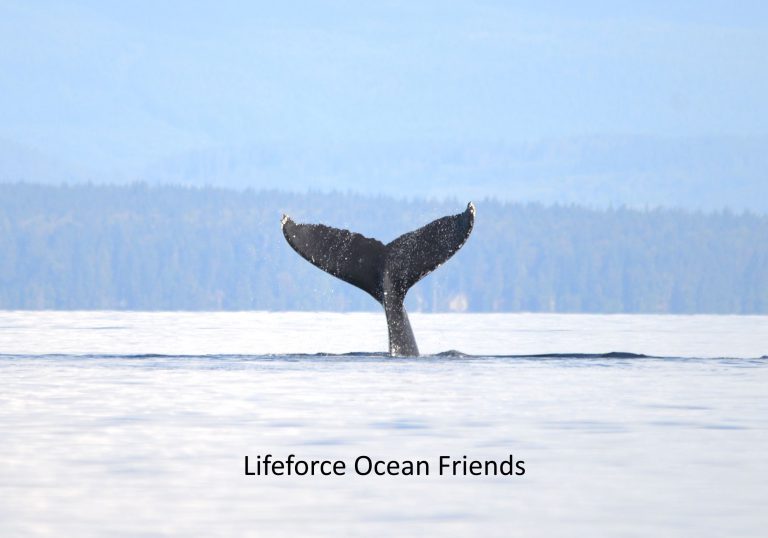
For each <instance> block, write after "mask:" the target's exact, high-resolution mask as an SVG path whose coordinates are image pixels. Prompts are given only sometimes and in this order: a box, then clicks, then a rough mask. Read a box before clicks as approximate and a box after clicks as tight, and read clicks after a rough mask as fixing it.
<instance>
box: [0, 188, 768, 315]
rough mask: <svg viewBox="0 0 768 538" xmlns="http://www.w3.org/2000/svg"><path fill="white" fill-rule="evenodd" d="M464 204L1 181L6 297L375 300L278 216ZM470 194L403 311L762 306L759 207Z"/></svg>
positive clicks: (359, 226)
mask: <svg viewBox="0 0 768 538" xmlns="http://www.w3.org/2000/svg"><path fill="white" fill-rule="evenodd" d="M467 201H468V200H457V201H453V202H442V201H441V202H433V201H429V200H396V199H393V198H383V197H361V196H357V195H351V194H343V193H335V194H316V193H307V194H286V193H281V192H276V191H264V192H255V191H234V190H221V189H210V188H203V189H193V188H183V187H148V186H146V185H132V186H92V185H79V186H69V187H68V186H62V187H54V186H38V185H28V184H2V185H0V308H3V309H141V310H161V309H162V310H176V309H180V310H219V309H224V310H240V309H258V310H362V309H364V310H368V309H378V308H379V307H378V306H377V305H376V303H375V302H374V301H373V299H371V298H370V297H368V296H367V295H366V294H365V293H363V292H362V291H360V290H358V289H355V288H353V287H351V286H349V285H347V284H344V283H342V282H340V281H338V280H336V279H334V278H333V277H331V276H329V275H327V274H325V273H323V272H321V271H320V270H318V269H316V268H315V267H313V266H311V265H310V264H308V263H307V262H305V261H304V260H302V259H301V258H300V257H299V256H298V255H296V254H295V253H294V252H293V251H292V250H291V249H290V248H289V247H288V245H287V244H286V243H285V241H284V239H283V237H282V234H281V233H280V216H281V213H283V212H287V213H289V214H290V215H291V216H293V217H294V218H295V220H297V221H299V222H302V221H304V222H318V221H322V222H325V223H327V224H329V225H333V226H339V227H348V228H351V229H353V230H355V231H359V232H361V233H363V234H365V235H369V236H375V237H377V238H379V239H381V240H383V241H385V242H386V241H389V240H391V239H394V238H395V237H396V236H397V235H399V234H401V233H404V232H406V231H409V230H411V229H413V228H416V227H418V226H419V225H421V224H424V223H426V222H428V221H430V220H432V219H434V218H437V217H439V216H442V215H445V214H448V213H457V212H459V211H462V210H463V209H464V207H465V204H466V202H467ZM475 203H476V205H477V208H478V214H477V221H476V227H475V231H474V233H473V234H472V236H471V238H470V240H469V242H468V243H467V244H466V245H465V247H464V248H463V249H462V250H461V251H460V252H459V253H458V254H456V256H455V257H454V258H453V259H451V260H450V261H449V262H448V263H446V264H445V265H444V266H443V267H441V268H440V269H439V270H437V271H436V272H434V273H433V274H431V275H430V276H428V277H426V278H425V279H424V280H423V281H422V282H421V283H419V284H418V285H416V286H415V287H414V288H413V289H412V290H411V292H410V294H409V296H408V301H407V304H408V306H409V308H410V309H412V310H415V311H418V310H422V311H447V310H464V309H466V310H469V311H547V312H549V311H554V312H698V313H705V312H707V313H710V312H711V313H768V217H766V216H756V215H750V214H734V213H730V212H717V213H689V212H684V211H681V210H669V209H651V210H646V211H637V210H629V209H623V208H616V209H612V210H590V209H585V208H581V207H573V206H542V205H531V204H526V205H523V204H514V203H500V202H497V201H493V200H475Z"/></svg>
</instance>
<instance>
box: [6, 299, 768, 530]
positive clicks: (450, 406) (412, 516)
mask: <svg viewBox="0 0 768 538" xmlns="http://www.w3.org/2000/svg"><path fill="white" fill-rule="evenodd" d="M412 322H413V325H414V331H415V333H416V337H417V340H418V342H419V344H420V347H421V349H422V351H423V352H425V353H435V352H439V351H444V350H446V349H459V350H461V351H463V352H465V353H471V354H473V355H477V356H476V357H459V358H456V357H445V358H436V357H432V358H420V359H391V358H387V357H382V356H381V355H362V356H297V355H295V354H296V353H315V352H318V351H324V352H331V353H342V352H350V351H384V350H385V349H386V326H385V323H384V319H383V315H380V314H327V313H322V314H312V313H258V312H257V313H175V312H174V313H167V312H165V313H137V312H134V313H121V312H74V313H72V312H66V313H65V312H61V313H57V312H3V313H0V353H2V356H0V379H1V380H2V381H0V383H1V386H2V391H0V431H2V438H3V442H2V443H0V499H1V500H2V502H0V536H103V535H109V534H119V535H141V536H145V535H152V536H155V535H160V536H166V535H167V536H177V535H184V536H214V535H217V536H249V535H252V536H257V535H258V536H264V535H285V534H289V535H291V534H292V535H306V534H308V533H312V534H315V535H324V536H338V535H398V536H421V535H425V534H426V535H441V536H467V535H478V534H482V535H486V536H508V535H510V534H518V535H521V536H547V537H549V536H572V535H578V534H582V533H583V534H588V535H600V536H616V535H621V536H651V535H653V536H691V535H695V536H724V535H725V536H762V535H763V534H764V529H765V526H766V525H768V518H767V517H766V515H765V511H764V509H763V505H764V499H765V494H766V492H767V491H768V465H766V462H765V447H766V446H768V434H766V432H767V431H768V398H767V397H766V390H765V387H766V386H768V360H766V359H759V358H758V357H760V356H763V355H766V354H768V349H767V348H766V335H768V317H764V316H763V317H759V316H756V317H736V316H723V317H720V316H690V317H688V316H585V315H534V314H498V315H478V314H467V315H463V314H462V315H459V314H450V315H448V314H446V315H426V314H425V315H418V314H415V315H413V316H412ZM609 351H627V352H634V353H645V354H649V355H659V356H664V357H668V358H637V359H616V358H592V359H578V358H504V357H484V356H483V355H512V354H514V355H525V354H541V353H553V352H557V353H604V352H609ZM670 357H683V358H670ZM713 357H730V358H713ZM267 453H270V454H273V455H274V456H275V457H279V458H285V457H287V456H288V454H296V455H297V456H298V457H300V458H303V459H318V458H326V459H332V460H336V459H341V460H344V461H345V462H346V463H347V465H348V468H349V467H351V466H352V464H353V462H354V460H355V458H357V457H358V456H360V455H368V456H370V457H372V458H378V459H385V460H390V459H397V460H404V459H410V460H416V459H424V460H428V461H429V462H431V463H432V464H433V470H434V465H435V462H436V461H437V458H438V457H439V456H441V455H450V456H452V457H456V458H461V456H463V455H467V456H468V457H469V458H471V459H479V460H485V459H494V460H502V459H506V458H507V457H508V456H509V455H510V454H513V455H514V457H515V458H516V459H522V460H524V461H525V464H526V467H525V468H526V473H525V475H523V476H516V477H502V476H490V477H489V476H455V477H454V476H437V474H436V472H434V471H433V473H432V474H430V476H419V477H404V476H389V477H386V476H385V477H371V476H367V477H364V476H358V475H356V474H354V473H352V472H349V473H348V474H347V475H346V476H341V477H315V478H311V477H253V476H245V475H244V464H243V462H244V456H245V455H250V456H251V457H252V458H255V457H256V455H263V454H267Z"/></svg>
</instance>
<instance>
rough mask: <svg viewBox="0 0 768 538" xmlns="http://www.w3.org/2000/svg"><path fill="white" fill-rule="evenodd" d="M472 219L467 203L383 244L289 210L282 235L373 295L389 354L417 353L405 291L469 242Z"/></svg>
mask: <svg viewBox="0 0 768 538" xmlns="http://www.w3.org/2000/svg"><path fill="white" fill-rule="evenodd" d="M474 222H475V206H474V204H472V203H471V202H470V203H469V204H468V205H467V209H466V210H465V211H463V212H462V213H458V214H456V215H450V216H447V217H442V218H439V219H437V220H435V221H432V222H430V223H429V224H427V225H426V226H423V227H421V228H419V229H417V230H414V231H412V232H408V233H406V234H403V235H401V236H400V237H398V238H397V239H395V240H394V241H392V242H390V243H388V244H386V245H385V244H383V243H382V242H381V241H378V240H377V239H371V238H369V237H365V236H363V235H361V234H358V233H354V232H350V231H348V230H342V229H339V228H332V227H330V226H325V225H323V224H298V223H296V222H294V221H293V220H292V219H291V218H290V217H288V216H287V215H283V219H282V221H281V224H282V229H283V235H284V236H285V239H286V241H288V244H289V245H291V247H292V248H293V250H295V251H296V252H297V253H298V254H299V255H300V256H301V257H303V258H304V259H305V260H307V261H308V262H310V263H311V264H313V265H315V266H316V267H319V268H320V269H322V270H323V271H325V272H327V273H330V274H332V275H333V276H335V277H337V278H339V279H341V280H343V281H345V282H347V283H349V284H352V285H353V286H356V287H358V288H360V289H361V290H363V291H365V292H366V293H368V294H369V295H371V296H372V297H373V298H374V299H376V301H378V302H379V304H381V305H382V306H383V307H384V312H385V314H386V316H387V326H388V328H389V352H390V354H392V355H411V356H417V355H418V354H419V350H418V347H417V345H416V340H415V338H414V336H413V330H412V329H411V325H410V322H409V321H408V314H407V312H406V311H405V307H404V306H403V301H404V300H405V295H406V294H407V293H408V290H409V289H410V288H411V287H412V286H413V285H414V284H416V283H417V282H418V281H419V280H421V279H422V278H424V277H425V276H427V275H428V274H429V273H431V272H432V271H434V270H435V269H437V268H438V267H439V266H440V265H442V264H443V263H445V262H446V261H448V259H449V258H450V257H451V256H453V255H454V254H455V253H456V252H457V251H458V250H459V249H460V248H461V247H462V246H463V245H464V243H465V242H466V241H467V239H468V238H469V235H470V233H471V232H472V228H473V226H474Z"/></svg>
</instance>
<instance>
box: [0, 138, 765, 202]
mask: <svg viewBox="0 0 768 538" xmlns="http://www.w3.org/2000/svg"><path fill="white" fill-rule="evenodd" d="M765 148H768V137H741V138H740V137H713V138H699V139H660V138H654V137H640V136H625V137H607V136H605V137H588V138H585V137H581V138H567V139H553V140H545V141H541V142H538V143H528V144H523V143H520V144H480V143H474V144H464V143H461V144H460V143H446V142H443V143H431V144H428V143H422V144H413V145H407V144H403V143H398V144H394V143H390V144H382V145H380V146H371V145H362V144H361V145H360V146H347V145H333V144H320V145H301V144H298V143H296V144H290V143H269V144H267V143H265V144H260V145H249V146H239V147H219V148H209V149H200V150H197V151H190V152H184V153H181V154H175V155H169V156H166V157H164V158H162V159H159V160H156V161H154V162H152V163H149V164H146V165H145V166H143V168H142V169H141V170H139V171H122V172H116V173H112V172H106V171H101V172H100V171H97V170H92V169H88V168H87V166H85V163H83V166H80V167H78V166H75V165H74V164H71V163H66V164H65V163H60V162H57V161H56V159H54V158H47V157H46V156H45V155H44V154H42V153H41V152H36V151H33V150H29V149H27V148H22V147H20V146H18V145H16V144H10V143H8V142H2V141H0V157H2V158H0V181H5V182H13V181H28V182H36V183H46V184H59V183H63V182H69V183H79V182H86V181H90V182H96V183H106V184H111V183H117V184H125V183H130V182H132V181H142V182H146V183H148V184H153V185H154V184H179V185H188V186H198V187H200V186H213V187H225V188H235V189H243V188H254V189H282V190H288V191H292V192H297V193H299V192H307V191H320V192H332V191H341V192H355V193H358V194H362V195H366V196H375V195H380V194H382V195H388V196H395V197H399V196H407V197H413V196H416V197H424V198H445V197H446V196H449V197H451V196H453V197H459V198H462V199H464V198H471V199H480V198H483V197H494V198H497V199H500V200H507V201H521V202H540V203H545V204H553V203H575V204H579V205H585V206H589V207H595V208H606V207H611V206H614V207H615V206H621V205H625V206H628V207H636V208H643V207H680V208H684V209H690V210H719V209H723V208H730V209H732V210H737V211H739V210H750V211H753V212H758V213H768V151H766V150H765Z"/></svg>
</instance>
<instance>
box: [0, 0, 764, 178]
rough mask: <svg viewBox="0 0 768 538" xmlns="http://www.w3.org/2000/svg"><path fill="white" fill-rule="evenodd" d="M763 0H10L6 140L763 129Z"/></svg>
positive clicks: (117, 153)
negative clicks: (517, 0) (622, 0)
mask: <svg viewBox="0 0 768 538" xmlns="http://www.w3.org/2000/svg"><path fill="white" fill-rule="evenodd" d="M766 6H768V3H766V2H733V1H731V2H701V1H684V2H669V1H663V2H662V1H643V2H625V3H618V2H608V1H606V2H599V1H584V2H570V1H561V2H544V1H537V2H530V3H513V2H477V1H473V2H450V1H424V2H413V1H403V2H399V1H395V2H386V1H377V2H359V1H350V2H296V1H283V2H263V3H259V2H246V1H244V2H230V1H217V2H195V1H189V0H187V1H183V2H182V1H179V2H154V1H152V2H144V1H131V2H104V1H102V0H99V1H96V0H94V1H78V2H68V1H62V0H58V1H54V2H39V1H38V2H29V1H27V0H24V1H14V0H11V1H2V2H0V94H1V95H2V99H1V100H0V142H2V143H5V144H6V146H8V147H11V148H19V151H22V150H23V151H28V150H29V151H33V152H35V151H36V152H40V155H44V156H45V157H46V158H48V157H50V158H52V159H55V160H58V161H60V162H62V163H66V164H67V165H72V166H74V167H75V168H76V169H77V168H80V169H88V170H92V171H94V170H95V171H101V172H103V171H109V172H115V173H128V174H136V173H140V171H141V170H144V169H145V168H146V167H148V166H151V165H152V163H154V162H156V161H158V160H162V159H165V158H168V157H169V156H172V155H179V154H184V152H188V151H201V150H202V151H204V150H208V149H210V148H228V147H249V146H252V145H258V144H262V143H271V144H281V143H290V144H302V145H304V146H313V145H325V146H327V145H331V146H337V147H348V146H360V145H363V146H365V145H376V144H379V143H388V144H392V143H394V144H411V145H415V146H417V147H418V146H419V145H420V144H435V143H437V144H440V143H444V142H449V143H451V144H458V145H461V144H473V145H478V144H480V145H482V144H504V143H519V142H532V141H537V140H540V139H543V138H568V137H574V136H587V135H589V136H591V135H600V136H613V135H645V136H651V137H667V138H669V137H672V138H675V137H677V138H680V137H683V138H685V137H711V136H740V137H753V136H764V135H766V134H767V133H768V128H767V127H766V126H768V98H766V96H768V69H767V68H766V66H767V65H768V64H767V63H766V62H767V60H766V54H767V53H768V31H767V30H768V8H767V7H766ZM41 158H42V157H41Z"/></svg>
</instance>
